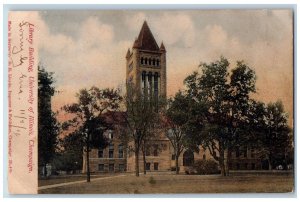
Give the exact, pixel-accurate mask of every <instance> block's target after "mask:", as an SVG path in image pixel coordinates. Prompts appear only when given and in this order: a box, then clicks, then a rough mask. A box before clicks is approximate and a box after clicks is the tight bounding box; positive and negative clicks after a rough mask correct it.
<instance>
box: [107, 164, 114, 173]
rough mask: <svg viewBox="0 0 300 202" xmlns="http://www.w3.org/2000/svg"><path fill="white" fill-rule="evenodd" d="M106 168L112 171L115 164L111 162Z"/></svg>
mask: <svg viewBox="0 0 300 202" xmlns="http://www.w3.org/2000/svg"><path fill="white" fill-rule="evenodd" d="M108 169H109V171H110V172H113V171H114V170H115V164H113V163H111V164H109V167H108Z"/></svg>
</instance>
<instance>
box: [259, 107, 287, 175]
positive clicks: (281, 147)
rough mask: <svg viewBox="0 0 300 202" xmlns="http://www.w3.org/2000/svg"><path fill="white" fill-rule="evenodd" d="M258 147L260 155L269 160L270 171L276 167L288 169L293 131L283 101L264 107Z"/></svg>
mask: <svg viewBox="0 0 300 202" xmlns="http://www.w3.org/2000/svg"><path fill="white" fill-rule="evenodd" d="M258 130H259V131H260V133H258V137H257V139H258V146H259V147H260V150H259V151H260V155H261V156H262V157H265V158H266V159H267V160H268V164H269V169H270V170H271V169H273V168H274V167H275V166H276V165H283V166H284V167H285V168H287V153H288V150H289V149H290V148H292V133H291V132H292V130H291V128H290V127H289V126H288V116H287V114H286V112H285V111H284V107H283V104H282V102H281V101H277V102H275V103H269V104H268V105H267V106H265V105H264V114H263V119H262V120H261V122H260V124H259V128H258Z"/></svg>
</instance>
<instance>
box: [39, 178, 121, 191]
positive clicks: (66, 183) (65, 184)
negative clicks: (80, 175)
mask: <svg viewBox="0 0 300 202" xmlns="http://www.w3.org/2000/svg"><path fill="white" fill-rule="evenodd" d="M124 176H126V175H117V176H107V177H99V178H94V179H91V182H94V181H99V180H102V179H110V178H117V177H124ZM80 183H86V180H79V181H74V182H65V183H59V184H52V185H46V186H41V187H38V190H43V189H50V188H54V187H62V186H67V185H72V184H80Z"/></svg>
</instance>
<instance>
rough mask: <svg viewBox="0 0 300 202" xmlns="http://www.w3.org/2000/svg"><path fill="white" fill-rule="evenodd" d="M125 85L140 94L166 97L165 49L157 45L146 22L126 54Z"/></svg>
mask: <svg viewBox="0 0 300 202" xmlns="http://www.w3.org/2000/svg"><path fill="white" fill-rule="evenodd" d="M126 83H127V84H128V83H131V84H133V86H134V87H135V89H136V90H139V91H140V92H145V91H147V92H148V93H151V94H152V95H153V96H155V97H163V98H165V97H166V93H167V90H166V89H167V86H166V85H167V82H166V49H165V46H164V44H163V43H161V45H160V47H159V46H158V45H157V43H156V41H155V39H154V37H153V35H152V33H151V30H150V28H149V26H148V24H147V22H146V21H144V24H143V26H142V29H141V31H140V33H139V36H138V38H136V39H135V41H134V43H133V46H132V49H131V50H130V49H128V51H127V54H126Z"/></svg>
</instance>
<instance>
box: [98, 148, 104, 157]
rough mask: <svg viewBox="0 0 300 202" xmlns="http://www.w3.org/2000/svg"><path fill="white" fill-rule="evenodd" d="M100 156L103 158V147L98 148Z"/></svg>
mask: <svg viewBox="0 0 300 202" xmlns="http://www.w3.org/2000/svg"><path fill="white" fill-rule="evenodd" d="M98 158H103V149H99V150H98Z"/></svg>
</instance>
